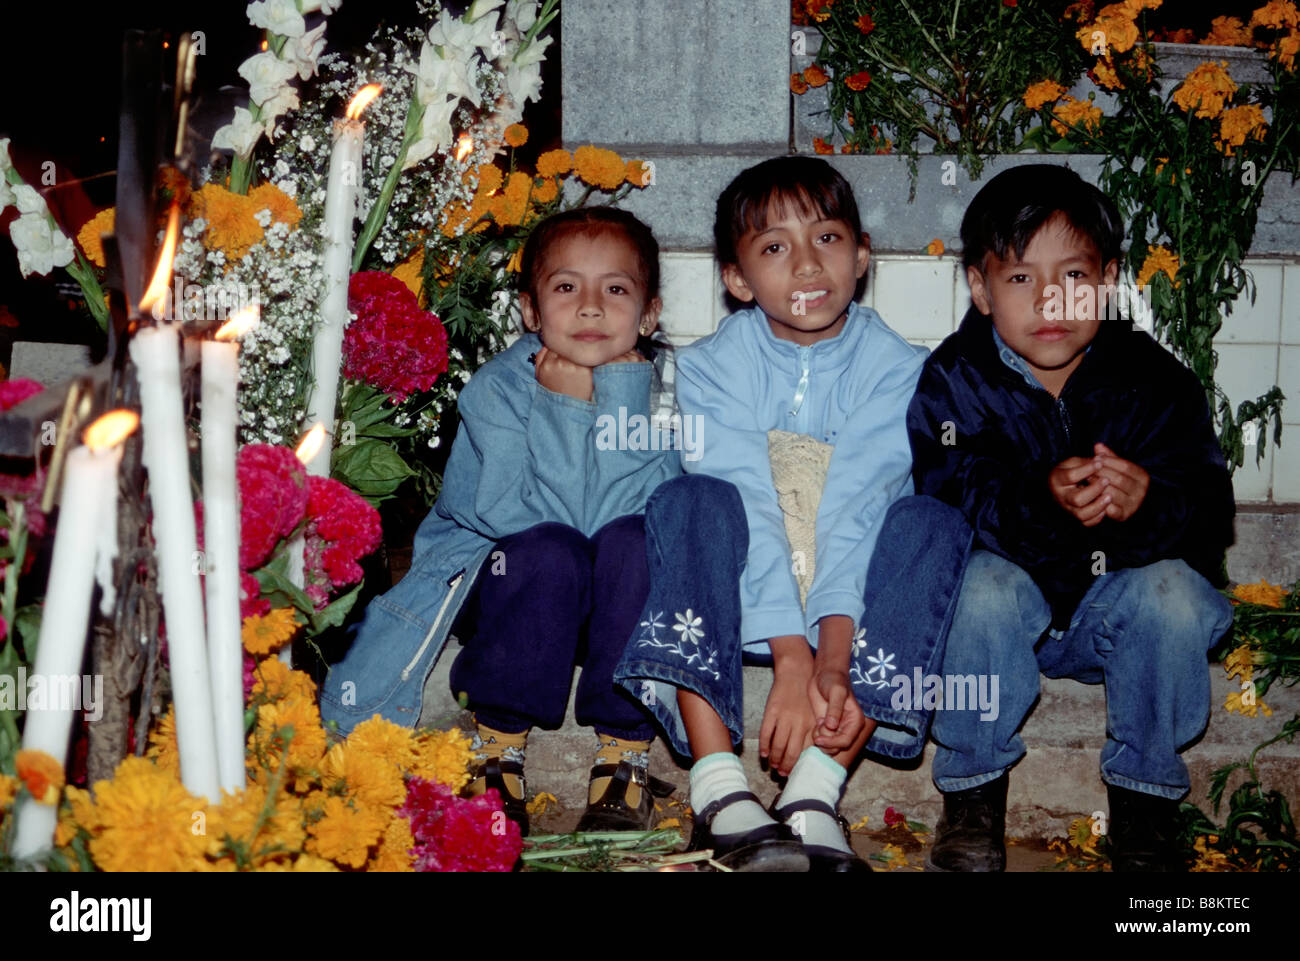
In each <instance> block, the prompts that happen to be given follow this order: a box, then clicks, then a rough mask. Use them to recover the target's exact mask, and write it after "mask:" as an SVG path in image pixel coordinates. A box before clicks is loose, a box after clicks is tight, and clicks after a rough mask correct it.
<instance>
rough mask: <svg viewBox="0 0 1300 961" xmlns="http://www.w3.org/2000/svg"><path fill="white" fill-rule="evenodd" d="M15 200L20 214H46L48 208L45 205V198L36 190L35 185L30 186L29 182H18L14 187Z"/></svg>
mask: <svg viewBox="0 0 1300 961" xmlns="http://www.w3.org/2000/svg"><path fill="white" fill-rule="evenodd" d="M13 190H14V202H15V203H16V204H17V205H18V212H19V213H20V214H24V215H26V214H40V215H41V216H42V217H43V216H45V214H46V212H47V210H48V208H47V207H46V206H45V198H44V197H42V196H41V195H40V194H39V193H37V192H36V188H35V187H29V186H28V185H27V184H17V185H15V187H14V189H13Z"/></svg>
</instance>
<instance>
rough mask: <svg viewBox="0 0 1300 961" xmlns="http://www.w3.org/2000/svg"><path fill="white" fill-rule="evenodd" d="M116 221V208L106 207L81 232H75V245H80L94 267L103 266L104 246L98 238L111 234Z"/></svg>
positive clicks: (86, 223) (88, 221)
mask: <svg viewBox="0 0 1300 961" xmlns="http://www.w3.org/2000/svg"><path fill="white" fill-rule="evenodd" d="M116 220H117V208H116V207H107V208H105V209H104V210H101V211H100V212H99V213H97V214H95V216H93V217H91V218H90V219H89V220H87V221H86V222H85V223H84V224H83V225H82V227H81V230H79V231H77V243H78V244H80V245H81V250H82V252H83V253H85V255H86V259H87V260H89V261H90V262H91V263H92V264H94V265H95V266H96V267H103V266H104V265H105V260H104V244H103V242H102V241H101V240H100V239H99V237H100V235H101V234H111V233H112V232H113V227H114V224H115V223H116Z"/></svg>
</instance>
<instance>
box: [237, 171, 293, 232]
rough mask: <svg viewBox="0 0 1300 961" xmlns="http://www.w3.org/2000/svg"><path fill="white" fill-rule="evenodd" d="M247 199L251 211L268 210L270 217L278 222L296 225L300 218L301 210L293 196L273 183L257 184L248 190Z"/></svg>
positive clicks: (291, 225)
mask: <svg viewBox="0 0 1300 961" xmlns="http://www.w3.org/2000/svg"><path fill="white" fill-rule="evenodd" d="M248 199H249V200H250V201H252V207H253V213H257V212H258V211H261V210H269V211H271V219H272V220H273V221H275V222H276V223H278V224H288V225H289V226H290V227H297V226H298V221H300V220H302V211H301V210H299V209H298V205H297V204H296V203H294V201H293V198H292V197H290V196H289V195H288V194H286V193H285V192H284V191H283V190H281V189H280V188H279V187H277V186H276V185H275V184H273V183H269V182H268V183H264V184H258V185H257V186H256V187H254V188H253V189H252V190H250V191H249V192H248Z"/></svg>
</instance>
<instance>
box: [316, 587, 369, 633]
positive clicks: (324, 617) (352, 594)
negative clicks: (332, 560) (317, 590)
mask: <svg viewBox="0 0 1300 961" xmlns="http://www.w3.org/2000/svg"><path fill="white" fill-rule="evenodd" d="M360 593H361V585H360V584H358V585H357V586H356V587H354V588H352V590H350V591H348V592H347V593H346V594H343V595H341V596H339V597H337V598H335V599H334V600H333V601H331V602H330V603H329V604H327V605H326V606H325V607H324V608H322V609H321V610H319V611H317V612H316V613H314V614H312V615H311V624H310V625H309V626H308V628H307V636H308V637H315V636H316V635H317V634H320V633H323V632H324V631H325V630H327V629H328V628H331V627H341V626H342V625H343V621H344V620H345V619H346V618H347V616H348V611H350V610H352V605H354V604H355V603H356V602H357V595H358V594H360Z"/></svg>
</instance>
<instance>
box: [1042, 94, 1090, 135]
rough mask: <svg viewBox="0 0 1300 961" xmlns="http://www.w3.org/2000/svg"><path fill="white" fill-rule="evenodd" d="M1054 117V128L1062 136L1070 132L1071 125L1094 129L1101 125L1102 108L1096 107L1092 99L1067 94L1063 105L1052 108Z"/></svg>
mask: <svg viewBox="0 0 1300 961" xmlns="http://www.w3.org/2000/svg"><path fill="white" fill-rule="evenodd" d="M1052 118H1053V119H1052V129H1053V130H1055V131H1056V132H1057V134H1058V135H1059V136H1062V137H1064V136H1065V135H1066V134H1067V133H1069V127H1078V126H1082V127H1084V128H1085V129H1087V130H1089V131H1094V130H1096V129H1097V128H1098V127H1099V126H1100V125H1101V108H1100V107H1094V106H1093V105H1092V103H1091V101H1088V100H1075V99H1074V98H1073V97H1069V96H1067V97H1066V98H1065V102H1064V103H1063V104H1061V106H1059V107H1056V108H1055V109H1054V110H1052Z"/></svg>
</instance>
